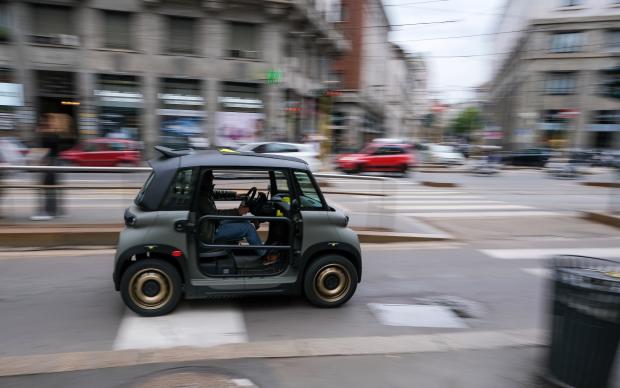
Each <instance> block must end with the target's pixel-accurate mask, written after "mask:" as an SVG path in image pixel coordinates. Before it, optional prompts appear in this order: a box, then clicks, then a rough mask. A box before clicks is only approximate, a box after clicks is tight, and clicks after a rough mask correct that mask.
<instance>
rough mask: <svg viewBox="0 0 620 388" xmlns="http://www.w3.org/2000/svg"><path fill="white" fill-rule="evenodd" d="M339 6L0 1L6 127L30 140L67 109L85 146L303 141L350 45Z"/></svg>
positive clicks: (196, 0) (186, 0)
mask: <svg viewBox="0 0 620 388" xmlns="http://www.w3.org/2000/svg"><path fill="white" fill-rule="evenodd" d="M331 6H332V5H331V2H330V3H329V6H326V5H325V4H324V3H323V2H310V1H303V0H298V1H289V2H281V1H275V0H274V1H271V0H264V1H235V0H231V1H228V2H223V1H216V0H165V1H164V0H80V1H78V0H55V1H37V0H32V1H16V0H13V1H0V92H4V93H9V92H11V91H13V92H14V94H15V93H17V92H19V93H17V94H20V93H21V99H20V98H12V99H0V104H2V103H4V104H7V103H9V102H10V103H12V104H13V105H0V114H1V113H5V114H6V115H8V116H1V118H0V123H4V124H2V125H4V126H5V127H7V129H12V130H15V131H18V132H19V136H20V137H22V138H25V139H28V138H31V137H32V132H33V129H34V127H35V126H36V122H37V120H38V119H39V118H40V117H41V115H43V114H45V113H63V114H65V115H67V116H68V117H69V118H70V120H71V122H72V128H73V129H74V130H75V132H76V134H77V135H78V137H80V138H87V137H101V136H122V137H126V138H131V139H136V140H139V141H142V142H144V145H145V147H146V149H147V150H150V149H151V146H152V145H155V144H162V143H163V144H170V145H175V146H184V145H187V143H188V142H191V140H192V139H194V138H201V137H202V138H208V139H209V141H210V143H211V144H217V145H227V144H234V143H237V142H241V141H252V140H257V139H276V138H277V139H288V140H298V139H299V138H301V137H302V136H303V135H304V134H305V133H312V132H316V130H317V122H318V121H319V120H320V117H319V116H320V112H319V110H318V108H317V106H318V99H317V92H316V91H317V90H322V89H324V88H325V82H326V81H327V80H328V74H329V68H330V63H331V61H332V58H333V57H334V56H336V55H338V54H339V53H341V52H343V51H344V50H346V49H347V47H348V43H347V42H346V41H345V40H344V39H343V36H342V34H341V33H339V32H337V31H335V30H334V29H333V28H331V24H330V21H329V18H330V17H331V14H330V12H328V10H329V8H326V7H331ZM3 84H7V85H14V86H2V85H3ZM11 88H13V89H11ZM15 90H17V92H15ZM4 93H0V95H3V94H4ZM17 94H15V96H17ZM7 117H8V118H7ZM0 129H1V128H0Z"/></svg>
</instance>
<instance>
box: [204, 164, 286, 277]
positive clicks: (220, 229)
mask: <svg viewBox="0 0 620 388" xmlns="http://www.w3.org/2000/svg"><path fill="white" fill-rule="evenodd" d="M213 187H214V185H213V172H211V171H207V172H206V173H205V175H204V176H203V179H202V184H201V188H200V194H199V195H200V198H199V210H200V213H201V214H210V215H220V216H243V215H246V214H248V213H249V212H250V208H249V207H248V206H247V205H246V204H241V205H240V206H239V208H237V209H223V210H218V209H217V207H216V206H215V198H216V197H219V195H218V194H224V195H225V196H226V197H230V196H229V195H227V194H228V193H227V192H223V193H222V192H218V191H214V190H213ZM216 226H217V228H216ZM214 229H215V230H214ZM201 238H202V241H240V240H242V239H244V238H245V239H246V240H247V242H248V243H249V244H250V245H263V242H262V241H261V239H260V236H259V235H258V232H257V231H256V228H255V227H254V225H252V223H250V221H246V220H223V221H220V222H219V225H218V224H217V223H215V222H206V223H205V224H204V227H203V230H202V232H201ZM256 253H257V254H258V255H259V256H261V257H262V258H263V264H265V265H271V264H274V263H275V262H277V261H278V255H277V253H268V252H267V250H266V249H257V250H256Z"/></svg>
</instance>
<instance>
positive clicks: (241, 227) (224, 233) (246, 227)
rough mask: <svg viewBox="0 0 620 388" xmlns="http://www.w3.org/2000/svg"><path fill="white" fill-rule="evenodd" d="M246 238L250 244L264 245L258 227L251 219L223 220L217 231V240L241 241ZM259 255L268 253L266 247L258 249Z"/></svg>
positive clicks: (215, 238) (215, 237)
mask: <svg viewBox="0 0 620 388" xmlns="http://www.w3.org/2000/svg"><path fill="white" fill-rule="evenodd" d="M244 238H245V239H246V240H247V242H248V243H249V244H250V245H263V242H262V241H261V239H260V236H259V235H258V232H257V231H256V228H254V226H253V225H252V224H251V223H250V222H249V221H223V222H222V223H220V226H219V227H218V228H217V230H216V231H215V236H214V240H215V241H227V242H228V241H239V240H242V239H244ZM256 253H257V254H258V255H259V256H264V255H265V254H266V253H267V250H266V249H257V250H256Z"/></svg>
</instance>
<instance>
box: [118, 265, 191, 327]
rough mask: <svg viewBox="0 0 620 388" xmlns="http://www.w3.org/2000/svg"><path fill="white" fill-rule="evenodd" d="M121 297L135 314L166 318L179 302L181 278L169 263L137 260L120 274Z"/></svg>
mask: <svg viewBox="0 0 620 388" xmlns="http://www.w3.org/2000/svg"><path fill="white" fill-rule="evenodd" d="M121 296H122V297H123V301H124V302H125V304H126V305H127V307H129V308H130V309H131V310H133V311H134V312H135V313H136V314H138V315H142V316H145V317H155V316H159V315H165V314H168V313H169V312H171V311H172V310H174V308H175V307H176V306H177V304H178V303H179V301H180V300H181V276H180V275H179V272H178V271H177V269H176V268H175V267H174V266H173V265H172V264H170V263H168V262H165V261H163V260H158V259H144V260H140V261H137V262H135V263H134V264H132V265H131V266H130V267H129V268H127V270H126V271H125V273H124V274H123V277H122V278H121Z"/></svg>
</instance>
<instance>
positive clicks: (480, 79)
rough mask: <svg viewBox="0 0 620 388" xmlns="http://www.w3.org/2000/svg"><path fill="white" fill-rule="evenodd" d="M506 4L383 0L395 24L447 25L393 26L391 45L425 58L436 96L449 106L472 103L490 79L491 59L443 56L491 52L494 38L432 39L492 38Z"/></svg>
mask: <svg viewBox="0 0 620 388" xmlns="http://www.w3.org/2000/svg"><path fill="white" fill-rule="evenodd" d="M504 3H505V0H434V1H432V0H384V5H385V9H386V12H387V14H388V18H389V20H390V24H391V25H398V24H411V23H427V22H443V21H446V22H447V21H449V22H447V23H437V24H428V25H418V26H402V27H393V31H392V32H391V33H390V40H391V41H393V42H395V43H397V44H399V45H400V46H401V47H403V48H404V49H405V51H408V52H419V53H422V54H424V55H425V56H426V58H427V64H428V69H429V90H430V91H432V92H433V95H432V96H433V97H437V99H439V100H441V101H445V102H450V103H454V102H459V101H463V100H466V99H468V98H471V97H472V96H473V93H472V92H471V90H472V88H475V87H477V86H479V85H481V84H482V83H484V82H486V81H488V80H489V79H490V78H491V75H492V74H491V64H492V61H493V56H492V55H491V56H476V57H471V58H439V57H446V56H455V55H472V54H474V55H477V54H487V53H493V46H492V43H493V36H492V35H490V36H477V37H469V38H458V39H440V40H430V39H431V38H443V37H453V36H461V35H477V34H488V33H491V32H493V28H494V25H495V23H496V22H497V19H498V18H499V13H500V11H501V9H502V6H503V5H504ZM392 5H394V6H392ZM452 21H454V22H452Z"/></svg>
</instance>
